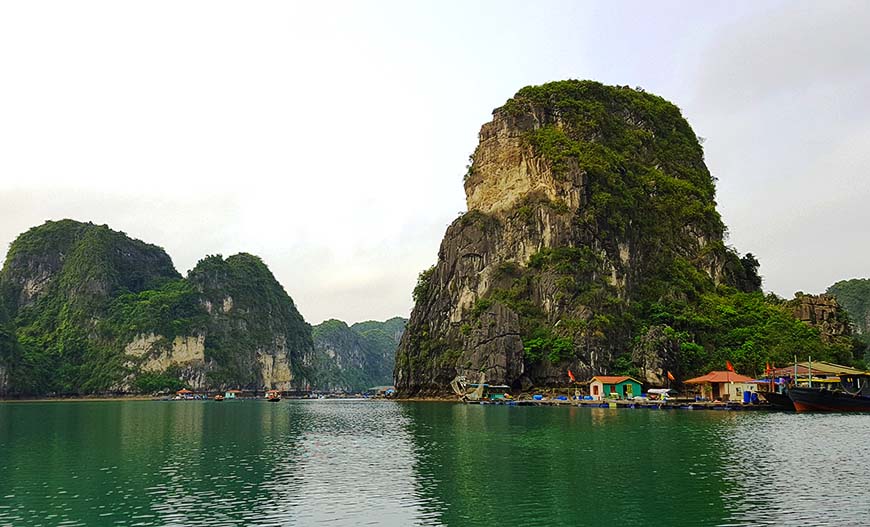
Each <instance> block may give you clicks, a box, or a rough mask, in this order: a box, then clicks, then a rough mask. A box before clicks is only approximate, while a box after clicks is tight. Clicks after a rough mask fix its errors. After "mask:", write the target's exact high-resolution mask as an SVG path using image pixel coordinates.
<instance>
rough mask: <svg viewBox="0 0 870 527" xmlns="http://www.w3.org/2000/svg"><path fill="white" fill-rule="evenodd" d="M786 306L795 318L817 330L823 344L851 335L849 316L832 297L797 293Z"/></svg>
mask: <svg viewBox="0 0 870 527" xmlns="http://www.w3.org/2000/svg"><path fill="white" fill-rule="evenodd" d="M788 306H789V308H790V309H791V311H792V314H793V315H794V316H795V318H797V319H798V320H800V321H801V322H804V323H806V324H809V325H810V326H813V327H815V328H817V329H818V330H819V334H820V335H821V338H822V340H823V341H825V342H831V341H833V340H834V339H836V338H838V337H849V336H851V335H852V328H851V327H850V325H849V316H848V314H847V313H846V312H845V310H844V309H843V308H842V307H841V306H840V304H839V302H837V299H836V298H834V296H833V295H828V294H822V295H806V294H801V293H798V294H797V295H795V298H794V299H793V300H790V301H789V302H788Z"/></svg>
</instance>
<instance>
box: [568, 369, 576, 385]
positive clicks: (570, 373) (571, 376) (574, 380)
mask: <svg viewBox="0 0 870 527" xmlns="http://www.w3.org/2000/svg"><path fill="white" fill-rule="evenodd" d="M568 378H569V379H571V382H577V379H575V378H574V374H573V373H572V372H571V370H568Z"/></svg>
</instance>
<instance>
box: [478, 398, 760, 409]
mask: <svg viewBox="0 0 870 527" xmlns="http://www.w3.org/2000/svg"><path fill="white" fill-rule="evenodd" d="M466 404H481V405H501V406H575V407H585V408H613V409H647V410H731V411H735V410H736V411H772V410H777V408H775V407H774V406H773V405H770V404H766V403H756V404H753V403H738V402H712V401H692V400H666V401H650V400H602V401H589V400H585V399H584V400H579V401H578V400H560V399H542V400H535V399H521V400H504V399H502V400H496V401H487V400H485V401H466Z"/></svg>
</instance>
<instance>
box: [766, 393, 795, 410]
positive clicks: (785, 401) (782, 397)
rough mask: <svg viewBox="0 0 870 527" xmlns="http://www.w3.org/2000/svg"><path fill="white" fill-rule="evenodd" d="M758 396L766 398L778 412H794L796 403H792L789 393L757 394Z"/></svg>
mask: <svg viewBox="0 0 870 527" xmlns="http://www.w3.org/2000/svg"><path fill="white" fill-rule="evenodd" d="M757 393H758V395H760V396H761V397H763V398H764V400H765V401H767V402H769V403H770V405H771V406H773V407H774V408H776V409H778V410H790V411H794V403H793V402H792V401H791V398H790V397H789V396H788V391H786V392H783V393H778V392H757Z"/></svg>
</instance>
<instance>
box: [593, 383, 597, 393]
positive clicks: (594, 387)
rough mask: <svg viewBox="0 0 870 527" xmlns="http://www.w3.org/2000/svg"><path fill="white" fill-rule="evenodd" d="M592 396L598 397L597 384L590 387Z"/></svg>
mask: <svg viewBox="0 0 870 527" xmlns="http://www.w3.org/2000/svg"><path fill="white" fill-rule="evenodd" d="M592 395H598V385H597V384H593V385H592Z"/></svg>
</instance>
